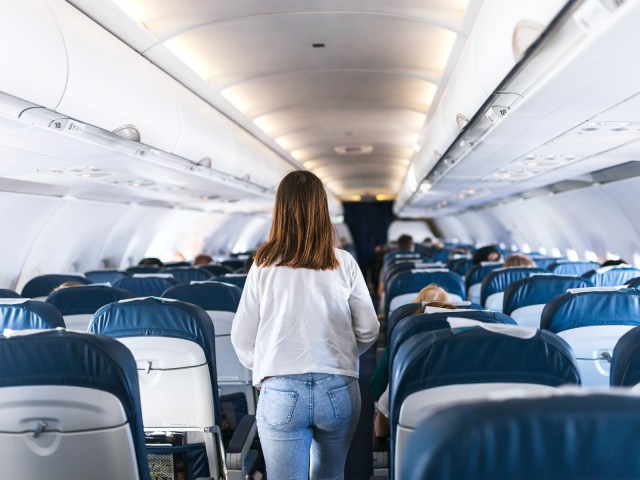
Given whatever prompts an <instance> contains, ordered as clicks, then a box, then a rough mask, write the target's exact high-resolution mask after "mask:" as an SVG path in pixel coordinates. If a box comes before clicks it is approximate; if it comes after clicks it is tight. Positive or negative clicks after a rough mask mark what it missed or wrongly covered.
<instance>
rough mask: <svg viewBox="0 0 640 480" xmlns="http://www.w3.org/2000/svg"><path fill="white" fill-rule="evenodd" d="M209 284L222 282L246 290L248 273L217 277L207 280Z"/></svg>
mask: <svg viewBox="0 0 640 480" xmlns="http://www.w3.org/2000/svg"><path fill="white" fill-rule="evenodd" d="M207 281H208V282H221V283H227V284H229V285H235V286H236V287H240V288H244V284H245V283H247V274H246V273H228V274H226V275H217V276H214V277H211V278H208V279H207Z"/></svg>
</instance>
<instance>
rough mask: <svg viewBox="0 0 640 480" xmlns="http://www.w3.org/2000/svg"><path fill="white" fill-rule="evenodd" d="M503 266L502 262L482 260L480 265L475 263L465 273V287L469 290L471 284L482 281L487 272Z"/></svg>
mask: <svg viewBox="0 0 640 480" xmlns="http://www.w3.org/2000/svg"><path fill="white" fill-rule="evenodd" d="M501 267H502V262H482V263H481V264H480V265H473V266H472V267H471V268H470V269H469V270H467V274H466V275H465V278H464V284H465V288H466V289H467V290H469V287H471V285H475V284H476V283H480V282H482V279H483V278H484V277H485V276H486V275H487V273H489V272H491V271H492V270H495V269H496V268H501Z"/></svg>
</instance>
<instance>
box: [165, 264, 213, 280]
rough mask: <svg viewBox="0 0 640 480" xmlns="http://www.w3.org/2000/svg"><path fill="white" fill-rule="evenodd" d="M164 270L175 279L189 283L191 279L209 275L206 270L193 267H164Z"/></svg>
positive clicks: (205, 277)
mask: <svg viewBox="0 0 640 480" xmlns="http://www.w3.org/2000/svg"><path fill="white" fill-rule="evenodd" d="M164 272H166V273H169V274H171V275H173V277H174V278H175V279H177V280H180V281H181V282H183V283H189V282H191V281H193V280H206V279H207V278H209V277H210V276H211V275H209V273H208V272H206V271H204V270H201V269H199V268H195V267H174V268H165V269H164Z"/></svg>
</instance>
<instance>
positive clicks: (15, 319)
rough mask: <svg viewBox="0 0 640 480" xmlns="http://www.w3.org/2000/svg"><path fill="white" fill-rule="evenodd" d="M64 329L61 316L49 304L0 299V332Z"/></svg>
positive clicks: (27, 300)
mask: <svg viewBox="0 0 640 480" xmlns="http://www.w3.org/2000/svg"><path fill="white" fill-rule="evenodd" d="M58 327H61V328H64V327H65V323H64V319H63V318H62V315H61V314H60V312H59V311H58V309H57V308H56V307H54V306H53V305H51V304H49V303H45V302H39V301H37V300H29V299H27V298H16V299H7V298H4V299H0V331H2V330H4V329H5V328H10V329H12V330H29V329H50V328H58Z"/></svg>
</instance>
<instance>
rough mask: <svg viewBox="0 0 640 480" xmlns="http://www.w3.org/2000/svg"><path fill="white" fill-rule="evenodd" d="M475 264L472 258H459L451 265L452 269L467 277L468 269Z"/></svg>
mask: <svg viewBox="0 0 640 480" xmlns="http://www.w3.org/2000/svg"><path fill="white" fill-rule="evenodd" d="M472 266H473V261H472V259H471V258H459V259H458V260H456V261H455V263H454V264H453V265H452V266H451V270H452V271H454V272H456V273H457V274H458V275H460V276H461V277H463V278H464V277H465V276H466V275H467V271H468V270H469V269H470V268H471V267H472Z"/></svg>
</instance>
